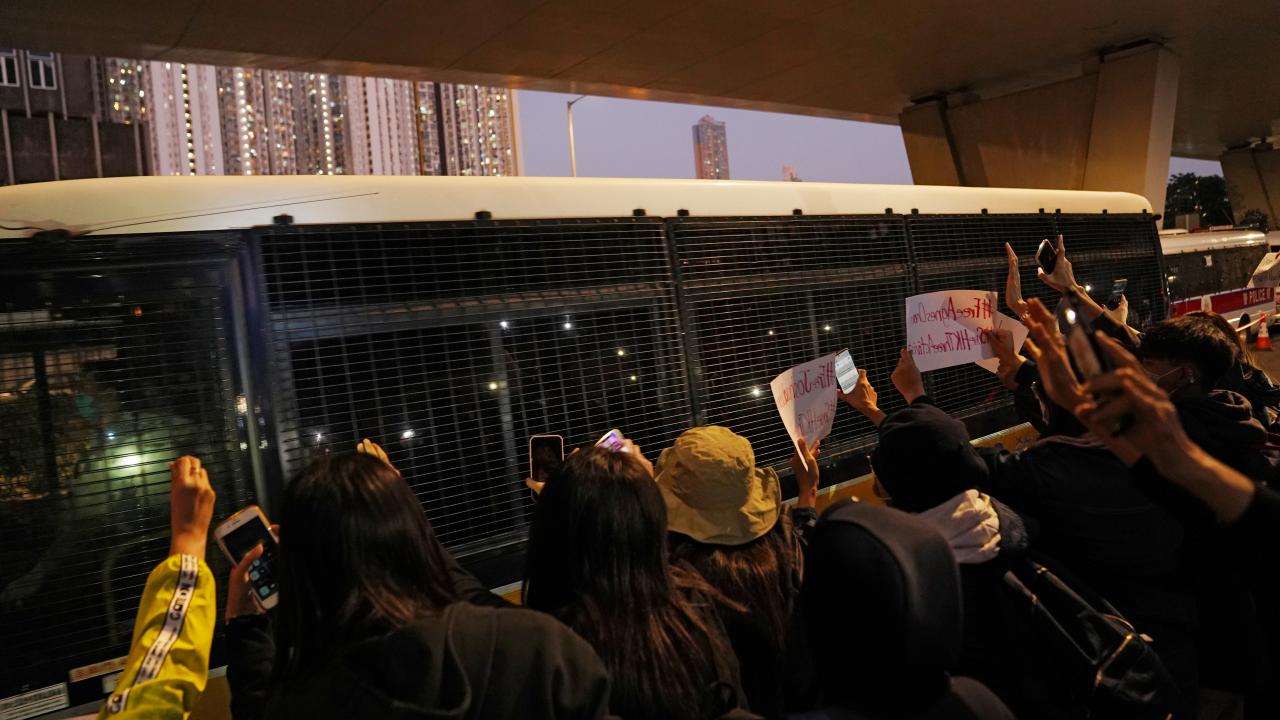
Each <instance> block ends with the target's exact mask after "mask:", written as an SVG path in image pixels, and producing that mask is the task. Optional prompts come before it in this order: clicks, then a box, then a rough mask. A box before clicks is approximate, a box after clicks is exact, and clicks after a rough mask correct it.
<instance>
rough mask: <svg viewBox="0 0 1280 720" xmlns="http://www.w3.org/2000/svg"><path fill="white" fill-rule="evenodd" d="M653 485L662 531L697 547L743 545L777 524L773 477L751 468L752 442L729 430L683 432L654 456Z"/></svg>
mask: <svg viewBox="0 0 1280 720" xmlns="http://www.w3.org/2000/svg"><path fill="white" fill-rule="evenodd" d="M656 480H657V481H658V487H659V489H660V490H661V491H662V498H663V500H665V501H666V503H667V527H668V528H669V529H671V530H672V531H674V532H678V533H681V534H683V535H688V536H689V537H691V538H693V539H694V540H697V541H698V542H703V543H709V544H712V545H742V544H744V543H749V542H751V541H752V540H755V539H756V538H758V537H760V536H762V535H764V534H765V533H767V532H769V530H770V529H772V528H773V525H774V523H776V522H777V521H778V513H779V512H780V508H781V503H782V489H781V487H780V486H779V484H778V474H777V473H776V472H774V471H773V469H772V468H763V469H762V468H758V467H756V455H755V452H754V451H752V449H751V443H750V442H749V441H748V440H747V439H746V438H744V437H742V436H741V435H738V434H736V433H734V432H733V431H731V430H729V428H725V427H720V426H718V425H707V426H704V427H696V428H692V429H689V430H686V431H685V432H684V433H683V434H681V435H680V437H678V438H676V442H675V444H674V445H672V446H671V447H669V448H667V449H666V450H663V451H662V455H660V456H659V457H658V467H657V477H656Z"/></svg>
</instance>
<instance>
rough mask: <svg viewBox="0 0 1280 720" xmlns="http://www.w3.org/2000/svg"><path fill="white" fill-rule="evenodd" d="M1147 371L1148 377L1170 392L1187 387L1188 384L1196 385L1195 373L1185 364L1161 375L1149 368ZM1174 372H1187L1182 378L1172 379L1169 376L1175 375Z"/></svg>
mask: <svg viewBox="0 0 1280 720" xmlns="http://www.w3.org/2000/svg"><path fill="white" fill-rule="evenodd" d="M1145 372H1146V373H1147V377H1149V378H1151V381H1152V382H1154V383H1155V384H1156V385H1158V386H1159V387H1160V389H1161V390H1164V391H1165V392H1167V393H1169V394H1173V393H1175V392H1177V391H1179V390H1181V389H1182V388H1184V387H1187V386H1188V385H1194V384H1195V382H1196V375H1195V373H1194V372H1193V371H1192V370H1191V369H1190V368H1187V367H1184V366H1179V367H1176V368H1174V369H1172V370H1170V371H1168V372H1166V373H1161V374H1159V375H1157V374H1156V373H1153V372H1151V371H1150V370H1147V371H1145ZM1174 373H1186V376H1185V377H1184V378H1182V379H1178V380H1174V381H1170V380H1169V378H1170V377H1171V376H1172V375H1174Z"/></svg>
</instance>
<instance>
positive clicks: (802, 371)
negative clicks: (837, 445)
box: [769, 354, 836, 467]
mask: <svg viewBox="0 0 1280 720" xmlns="http://www.w3.org/2000/svg"><path fill="white" fill-rule="evenodd" d="M835 358H836V356H835V355H834V354H833V355H827V356H826V357H820V358H818V359H817V360H810V361H809V362H807V363H802V364H800V365H797V366H795V367H793V368H791V369H790V370H787V371H786V372H784V373H782V374H781V375H779V376H778V377H776V378H774V379H773V382H770V383H769V387H770V388H771V389H772V390H773V402H774V403H775V404H776V405H777V406H778V414H779V415H781V416H782V424H783V425H785V426H786V428H787V434H788V435H790V436H791V442H792V444H795V441H796V440H797V439H799V438H804V441H805V443H806V444H807V445H808V446H809V447H813V444H814V443H815V442H817V441H819V440H821V439H822V438H824V437H826V436H827V435H829V434H831V421H832V420H834V419H835V417H836V371H835V367H834V365H835ZM801 461H802V462H803V461H804V458H803V456H802V457H801ZM805 467H808V465H805Z"/></svg>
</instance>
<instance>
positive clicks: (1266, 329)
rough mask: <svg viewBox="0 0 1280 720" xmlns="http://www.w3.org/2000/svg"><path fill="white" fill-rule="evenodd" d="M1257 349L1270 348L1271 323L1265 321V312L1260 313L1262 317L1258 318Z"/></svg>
mask: <svg viewBox="0 0 1280 720" xmlns="http://www.w3.org/2000/svg"><path fill="white" fill-rule="evenodd" d="M1256 347H1257V349H1258V350H1270V349H1271V325H1270V324H1269V323H1268V322H1267V314H1266V313H1262V317H1261V318H1260V319H1259V320H1258V344H1257V346H1256Z"/></svg>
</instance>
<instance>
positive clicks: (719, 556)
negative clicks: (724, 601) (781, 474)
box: [671, 511, 804, 659]
mask: <svg viewBox="0 0 1280 720" xmlns="http://www.w3.org/2000/svg"><path fill="white" fill-rule="evenodd" d="M671 553H672V557H674V558H676V559H677V560H682V561H684V562H687V563H688V564H689V565H691V566H693V568H694V569H695V570H697V571H698V574H699V575H701V576H702V577H703V579H704V580H706V581H707V583H708V584H710V585H711V586H712V587H713V588H715V589H716V590H717V591H719V592H720V594H721V595H723V596H724V597H726V598H728V599H729V600H731V601H733V602H734V603H737V604H738V605H739V606H741V609H742V611H743V614H745V615H746V616H747V617H749V618H750V621H751V623H752V624H754V625H756V626H757V627H758V628H759V631H760V636H761V637H762V638H764V639H765V642H766V643H767V644H768V649H769V651H770V652H771V653H772V657H776V658H779V659H781V658H782V656H783V648H784V646H785V645H786V637H787V625H788V618H789V617H790V616H791V611H792V608H793V606H794V605H795V602H796V599H797V597H798V595H799V593H800V579H801V578H802V577H803V576H804V555H803V554H802V552H801V550H800V547H799V545H798V543H797V542H796V540H795V535H794V533H793V532H792V528H791V518H789V517H787V514H786V512H785V511H784V512H782V513H779V515H778V521H777V522H776V523H774V525H773V528H771V529H770V530H769V532H767V533H765V534H764V535H762V536H760V537H758V538H756V539H755V540H752V541H751V542H749V543H745V544H742V545H732V546H729V545H712V544H709V543H700V542H697V541H696V540H693V539H691V538H689V537H687V536H685V535H679V534H673V535H672V548H671Z"/></svg>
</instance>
